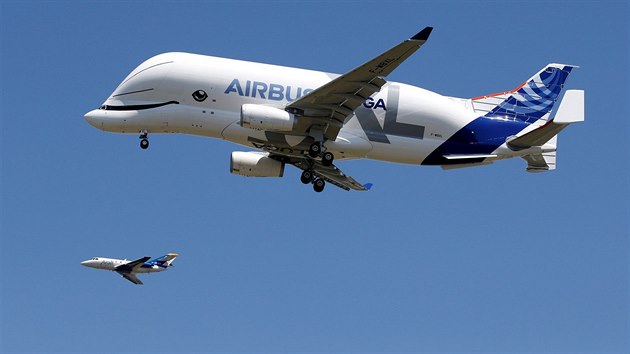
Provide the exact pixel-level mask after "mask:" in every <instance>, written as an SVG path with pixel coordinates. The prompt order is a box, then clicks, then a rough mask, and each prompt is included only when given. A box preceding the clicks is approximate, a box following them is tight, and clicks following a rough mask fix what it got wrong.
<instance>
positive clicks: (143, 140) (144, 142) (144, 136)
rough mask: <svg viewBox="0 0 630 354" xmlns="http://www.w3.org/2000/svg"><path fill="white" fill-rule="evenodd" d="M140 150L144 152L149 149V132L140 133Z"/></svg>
mask: <svg viewBox="0 0 630 354" xmlns="http://www.w3.org/2000/svg"><path fill="white" fill-rule="evenodd" d="M139 138H140V148H141V149H143V150H146V149H147V148H148V147H149V132H148V131H147V130H141V131H140V137H139Z"/></svg>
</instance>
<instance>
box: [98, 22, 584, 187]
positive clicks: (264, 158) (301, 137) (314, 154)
mask: <svg viewBox="0 0 630 354" xmlns="http://www.w3.org/2000/svg"><path fill="white" fill-rule="evenodd" d="M431 30H432V28H431V27H426V28H425V29H423V30H422V31H420V32H419V33H418V34H416V35H415V36H413V37H411V38H410V39H408V40H405V41H403V42H402V43H400V44H399V45H397V46H395V47H393V48H391V49H389V50H387V51H386V52H384V53H383V54H381V55H379V56H377V57H376V58H374V59H372V60H370V61H368V62H367V63H365V64H363V65H361V66H359V67H357V68H356V69H354V70H351V71H349V72H347V73H346V74H344V75H336V74H329V73H324V72H319V71H311V70H303V69H296V68H290V67H283V66H275V65H268V64H260V63H253V62H246V61H239V60H232V59H224V58H217V57H210V56H203V55H195V54H188V53H166V54H161V55H157V56H155V57H153V58H150V59H149V60H147V61H145V62H144V63H142V64H141V65H140V66H139V67H137V68H136V69H135V70H134V71H132V72H131V74H129V75H128V76H127V78H125V80H124V81H123V82H122V83H121V84H120V85H119V86H118V88H116V90H115V91H114V92H113V93H112V95H111V96H110V97H109V98H108V99H107V100H106V101H105V102H104V103H103V105H102V106H101V107H100V108H99V109H96V110H93V111H91V112H88V113H87V114H86V115H85V119H86V120H87V121H88V122H89V123H90V124H91V125H93V126H94V127H96V128H98V129H101V130H104V131H109V132H116V133H139V134H140V139H141V141H140V146H141V147H142V148H143V149H146V148H147V147H148V146H149V140H148V136H149V134H157V133H183V134H193V135H201V136H207V137H213V138H220V139H225V140H229V141H231V142H234V143H237V144H240V145H243V146H247V147H250V148H255V149H258V150H262V151H247V152H240V151H235V152H233V153H232V156H231V160H230V170H231V172H232V173H235V174H239V175H243V176H254V177H282V175H283V173H284V167H285V165H286V164H290V165H293V166H296V167H298V168H299V169H301V170H303V172H302V175H301V180H302V182H303V183H305V184H308V183H311V184H312V185H313V188H314V190H315V191H317V192H321V191H322V190H323V189H324V186H325V184H326V182H329V183H332V184H334V185H336V186H338V187H341V188H343V189H345V190H350V189H354V190H367V189H369V187H370V186H371V185H370V184H366V185H362V184H360V183H358V182H357V181H355V180H354V179H353V178H351V177H349V176H347V175H346V174H344V173H343V172H341V170H339V169H338V168H337V167H336V166H335V165H334V164H333V160H343V159H359V158H367V159H374V160H382V161H390V162H398V163H407V164H418V165H439V166H442V167H443V168H445V169H448V168H456V167H467V166H478V165H484V164H490V163H492V162H494V161H496V160H501V159H506V158H511V157H521V158H523V159H524V160H525V161H526V162H527V171H531V172H539V171H549V170H553V169H555V167H556V146H557V134H558V133H559V132H560V131H561V130H562V129H564V128H565V127H567V126H568V125H569V124H570V123H575V122H581V121H583V120H584V91H582V90H568V91H567V92H566V93H565V94H564V96H563V99H562V101H561V103H560V107H559V108H558V109H557V110H556V111H555V115H554V117H553V118H552V117H551V113H552V109H553V108H554V104H555V103H556V101H557V100H558V98H559V97H560V94H561V92H562V89H563V87H564V82H565V80H566V79H567V77H568V75H569V73H571V70H572V69H573V68H574V66H571V65H564V64H549V65H547V66H546V67H544V68H543V69H542V70H540V71H538V72H537V73H536V74H534V75H533V76H532V77H531V78H529V79H528V80H527V81H525V82H524V83H522V84H521V85H518V87H516V88H515V89H513V90H510V91H505V92H501V93H496V94H489V95H482V96H479V97H475V98H455V97H448V96H442V95H440V94H437V93H434V92H431V91H428V90H425V89H422V88H419V87H414V86H410V85H406V84H402V83H398V82H391V81H386V80H385V77H386V76H387V75H388V74H389V73H391V72H392V71H393V70H394V69H395V68H396V67H398V65H400V64H401V63H402V62H403V61H404V60H405V59H407V58H408V57H409V56H410V55H411V54H413V53H414V52H415V51H416V50H418V48H420V47H421V46H422V45H423V44H424V43H425V42H426V41H427V39H428V38H429V35H430V34H431Z"/></svg>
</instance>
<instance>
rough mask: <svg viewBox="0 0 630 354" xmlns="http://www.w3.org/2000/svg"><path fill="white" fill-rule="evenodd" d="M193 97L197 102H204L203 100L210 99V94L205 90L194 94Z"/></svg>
mask: <svg viewBox="0 0 630 354" xmlns="http://www.w3.org/2000/svg"><path fill="white" fill-rule="evenodd" d="M192 96H193V98H194V99H195V101H197V102H202V101H203V100H205V99H206V98H208V94H207V93H206V91H204V90H197V91H195V92H193V94H192Z"/></svg>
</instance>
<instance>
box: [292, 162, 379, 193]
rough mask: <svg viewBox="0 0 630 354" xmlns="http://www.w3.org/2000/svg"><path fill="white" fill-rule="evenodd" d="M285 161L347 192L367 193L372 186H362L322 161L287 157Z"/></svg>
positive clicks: (335, 167) (333, 166)
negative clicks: (309, 171) (311, 172)
mask: <svg viewBox="0 0 630 354" xmlns="http://www.w3.org/2000/svg"><path fill="white" fill-rule="evenodd" d="M284 160H285V161H286V162H287V163H289V164H291V165H293V166H295V167H297V168H299V169H301V170H311V171H313V174H314V175H315V176H317V177H318V178H322V179H324V181H326V182H329V183H331V184H333V185H335V186H337V187H339V188H341V189H344V190H347V191H349V190H351V189H353V190H357V191H367V190H369V189H370V187H371V186H372V185H371V184H369V183H368V184H366V185H362V184H361V183H359V182H357V181H356V180H355V179H354V178H352V177H350V176H347V175H346V174H345V173H343V172H342V171H341V170H340V169H339V168H338V167H337V166H335V165H334V164H333V165H330V166H324V165H323V164H322V163H321V162H320V161H317V160H312V159H308V158H306V157H303V158H302V157H289V158H287V157H285V158H284Z"/></svg>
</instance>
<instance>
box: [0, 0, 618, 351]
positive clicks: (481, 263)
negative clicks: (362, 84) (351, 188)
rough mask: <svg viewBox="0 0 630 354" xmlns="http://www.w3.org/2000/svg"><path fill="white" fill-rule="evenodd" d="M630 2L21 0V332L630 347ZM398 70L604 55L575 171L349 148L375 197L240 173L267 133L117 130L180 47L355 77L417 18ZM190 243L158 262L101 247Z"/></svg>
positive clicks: (157, 343) (578, 83) (5, 144)
mask: <svg viewBox="0 0 630 354" xmlns="http://www.w3.org/2000/svg"><path fill="white" fill-rule="evenodd" d="M629 18H630V14H629V11H628V2H627V1H618V2H613V1H608V2H605V1H601V2H600V1H597V2H588V1H567V2H549V1H539V2H531V1H528V2H502V1H493V2H486V1H480V2H473V1H469V2H449V1H435V2H384V1H372V2H370V1H368V2H358V1H357V2H336V1H330V2H320V1H310V2H294V1H290V2H289V1H287V2H285V1H273V2H262V1H261V2H258V1H252V2H200V1H182V2H179V1H172V2H153V1H133V2H124V1H115V2H106V1H101V2H84V1H41V2H38V1H3V2H2V3H1V5H0V30H1V47H0V53H1V57H0V58H1V59H0V60H1V81H0V82H1V99H2V101H1V102H0V107H1V119H2V121H1V134H2V135H1V150H0V151H1V154H2V162H1V166H0V167H1V171H2V173H1V185H2V189H1V193H2V199H1V200H2V206H1V207H2V210H1V212H2V214H1V218H0V221H1V244H0V249H1V257H2V258H1V264H2V266H1V267H0V272H1V273H0V274H1V282H0V284H1V298H0V299H1V311H2V312H1V318H0V320H1V332H0V350H1V351H3V352H129V353H137V352H147V353H149V352H251V351H256V352H366V351H370V352H419V353H429V352H436V353H446V352H449V353H455V352H471V351H474V352H478V353H498V352H512V353H516V352H518V353H543V352H544V353H560V352H562V353H574V352H582V353H623V352H627V351H628V333H629V328H628V253H629V252H628V250H629V247H628V246H629V245H628V230H629V227H628V226H629V225H628V219H629V216H630V213H629V203H628V195H629V188H628V184H629V181H630V176H629V173H628V172H629V166H628V161H629V159H630V156H629V152H630V149H629V145H628V140H629V139H628V134H629V133H630V130H629V124H628V120H629V118H630V115H629V113H630V112H629V109H628V108H629V104H628V101H629V97H630V92H629V87H628V76H629V74H628V73H629V69H628V62H629V56H628V53H629V50H628V46H629V36H628V34H629V29H628V28H629V22H630V20H629ZM425 26H433V27H435V29H434V31H433V34H432V35H431V38H430V39H429V41H428V43H427V44H425V45H424V46H423V47H422V48H421V49H420V50H419V51H418V52H417V53H416V54H415V55H414V56H413V57H412V58H410V59H409V60H408V61H406V62H405V63H404V64H403V65H401V66H400V67H399V68H398V69H397V70H396V71H395V72H394V73H393V74H392V75H390V77H389V78H388V79H389V80H393V81H400V82H405V83H408V84H412V85H416V86H421V87H424V88H427V89H430V90H433V91H436V92H438V93H442V94H445V95H450V96H458V97H475V96H479V95H482V94H488V93H494V92H498V91H503V90H508V89H512V88H514V87H516V86H517V85H519V84H520V83H522V82H523V81H524V80H525V79H527V78H529V77H530V76H531V75H532V74H534V73H535V72H536V71H538V70H539V69H540V68H542V67H543V66H544V65H546V64H547V63H551V62H560V63H567V64H575V65H579V66H581V68H580V69H579V70H575V71H574V72H573V73H572V74H571V76H570V77H569V79H568V81H567V87H568V88H583V89H585V90H586V122H585V123H583V124H579V125H575V126H571V127H569V128H568V129H566V130H565V131H564V132H563V133H562V134H561V136H560V138H559V150H558V169H557V170H556V171H555V172H553V173H544V174H529V173H526V172H525V166H526V164H525V162H524V161H522V160H520V159H514V160H508V161H501V162H498V163H496V164H494V165H491V166H487V167H479V168H472V169H463V170H455V171H442V170H441V169H440V168H437V167H420V166H408V165H399V164H390V163H382V162H377V161H367V160H359V161H347V162H339V163H338V165H339V166H340V167H341V168H342V169H344V171H345V172H347V173H348V174H350V175H352V176H353V177H355V178H356V179H357V180H359V181H360V182H363V183H365V182H372V183H374V188H373V190H372V191H370V192H364V193H361V192H345V191H343V190H341V189H338V188H334V187H333V186H328V188H327V189H326V191H324V193H321V194H316V193H314V192H313V191H312V189H311V188H310V187H309V186H304V185H302V184H301V183H300V182H299V171H298V170H297V169H295V168H292V167H289V168H287V171H286V173H285V177H284V178H281V179H252V178H245V177H239V176H235V175H231V174H230V173H229V171H228V170H229V168H228V165H229V154H230V152H231V151H234V150H243V149H245V148H243V147H240V146H237V145H234V144H231V143H229V142H225V141H220V140H213V139H209V138H203V137H195V136H185V135H153V136H152V137H151V147H150V149H149V150H147V151H142V150H141V149H140V148H139V147H138V138H137V136H135V135H116V134H110V133H104V132H102V131H99V130H97V129H94V128H93V127H91V126H90V125H88V124H87V123H86V122H85V121H84V120H83V114H84V113H86V112H87V111H89V110H91V109H93V108H96V107H98V106H99V105H100V104H101V103H102V102H103V101H104V100H105V99H106V98H107V97H108V95H109V94H110V93H111V92H112V91H113V90H114V88H115V87H116V86H117V85H118V84H119V83H120V82H121V81H122V79H123V78H124V77H125V76H126V75H127V74H128V73H129V72H130V71H131V70H133V69H134V68H135V67H136V66H137V65H138V64H140V63H141V62H142V61H144V60H145V59H147V58H149V57H151V56H153V55H155V54H159V53H162V52H167V51H186V52H193V53H200V54H207V55H215V56H222V57H228V58H237V59H244V60H252V61H259V62H265V63H272V64H279V65H287V66H296V67H303V68H310V69H316V70H322V71H327V72H336V73H343V72H346V71H348V70H350V69H352V68H354V67H356V66H358V65H360V64H362V63H363V62H365V61H367V60H369V59H371V58H372V57H374V56H376V55H378V54H380V53H381V52H382V51H384V50H386V49H388V48H390V47H391V46H393V45H395V44H397V43H399V42H400V41H402V40H404V39H406V38H408V37H409V36H412V35H413V34H415V33H416V32H417V31H418V30H420V29H422V28H423V27H425ZM167 252H177V253H179V254H180V257H179V258H178V259H177V260H176V262H175V264H176V266H175V267H174V268H172V269H170V270H168V271H167V272H164V273H161V274H152V275H145V276H141V278H142V279H143V281H144V282H145V285H144V286H135V285H133V284H131V283H130V282H128V281H126V280H124V279H122V278H121V277H119V276H118V275H117V274H115V273H111V272H105V271H97V270H94V269H89V268H85V267H82V266H81V265H80V264H79V262H80V261H82V260H85V259H87V258H91V257H94V256H104V257H117V258H128V259H135V258H139V257H142V256H145V255H150V256H159V255H162V254H164V253H167Z"/></svg>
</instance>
